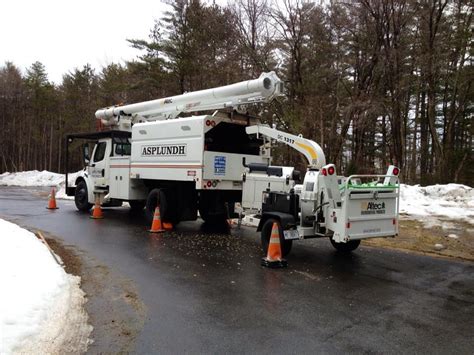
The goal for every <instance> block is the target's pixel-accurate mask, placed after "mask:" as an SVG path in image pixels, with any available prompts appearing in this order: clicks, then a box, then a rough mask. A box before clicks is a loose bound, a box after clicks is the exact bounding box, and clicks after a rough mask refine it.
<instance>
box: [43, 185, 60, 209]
mask: <svg viewBox="0 0 474 355" xmlns="http://www.w3.org/2000/svg"><path fill="white" fill-rule="evenodd" d="M46 208H47V209H48V210H56V209H58V206H56V190H55V188H54V187H53V188H52V189H51V193H50V195H49V199H48V207H46Z"/></svg>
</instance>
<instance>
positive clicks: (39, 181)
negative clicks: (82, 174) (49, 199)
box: [0, 170, 79, 199]
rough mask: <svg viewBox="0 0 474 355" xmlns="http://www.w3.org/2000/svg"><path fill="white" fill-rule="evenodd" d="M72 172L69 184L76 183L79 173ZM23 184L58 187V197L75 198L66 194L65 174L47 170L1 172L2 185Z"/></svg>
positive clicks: (27, 185) (0, 180)
mask: <svg viewBox="0 0 474 355" xmlns="http://www.w3.org/2000/svg"><path fill="white" fill-rule="evenodd" d="M78 173H79V172H76V173H70V174H69V177H68V183H69V186H72V185H73V184H74V181H75V180H76V177H77V174H78ZM2 185H3V186H23V187H38V186H39V187H56V188H57V193H56V198H60V199H73V197H70V196H67V195H66V189H65V188H64V185H65V176H64V174H57V173H53V172H50V171H47V170H43V171H38V170H31V171H22V172H18V173H8V172H7V173H3V174H0V186H2Z"/></svg>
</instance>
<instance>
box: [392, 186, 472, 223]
mask: <svg viewBox="0 0 474 355" xmlns="http://www.w3.org/2000/svg"><path fill="white" fill-rule="evenodd" d="M400 195H401V198H400V213H405V214H408V215H410V216H412V217H414V218H416V219H420V220H422V221H425V222H428V220H429V222H430V223H431V224H433V223H434V224H439V220H438V221H437V222H438V223H436V221H435V220H434V219H436V217H447V218H450V219H458V220H464V221H466V222H468V223H471V224H474V189H473V188H472V187H469V186H466V185H460V184H447V185H431V186H425V187H421V186H420V185H415V186H410V185H405V184H402V185H401V189H400Z"/></svg>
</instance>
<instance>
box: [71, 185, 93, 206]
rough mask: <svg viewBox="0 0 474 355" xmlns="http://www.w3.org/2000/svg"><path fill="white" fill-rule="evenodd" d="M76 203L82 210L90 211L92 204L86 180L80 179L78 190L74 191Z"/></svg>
mask: <svg viewBox="0 0 474 355" xmlns="http://www.w3.org/2000/svg"><path fill="white" fill-rule="evenodd" d="M74 203H75V204H76V208H77V209H78V210H79V211H82V212H88V211H89V210H90V209H91V208H92V204H91V203H89V192H88V191H87V184H86V182H85V181H84V180H81V181H79V183H78V184H77V186H76V192H75V193H74Z"/></svg>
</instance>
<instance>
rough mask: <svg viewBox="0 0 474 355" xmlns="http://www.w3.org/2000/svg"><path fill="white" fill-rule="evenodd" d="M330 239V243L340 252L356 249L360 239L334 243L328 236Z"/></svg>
mask: <svg viewBox="0 0 474 355" xmlns="http://www.w3.org/2000/svg"><path fill="white" fill-rule="evenodd" d="M329 239H330V240H331V244H332V246H333V247H334V248H336V250H337V251H338V252H341V253H350V252H351V251H353V250H356V249H357V247H358V246H359V244H360V239H359V240H349V241H348V242H346V243H336V242H335V241H334V239H332V237H331V238H329Z"/></svg>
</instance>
